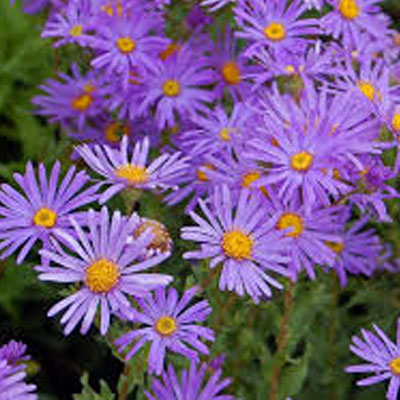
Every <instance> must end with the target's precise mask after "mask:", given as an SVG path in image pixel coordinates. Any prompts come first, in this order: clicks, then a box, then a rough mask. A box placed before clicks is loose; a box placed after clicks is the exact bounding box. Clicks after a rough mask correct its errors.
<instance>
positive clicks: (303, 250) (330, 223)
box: [263, 188, 343, 280]
mask: <svg viewBox="0 0 400 400" xmlns="http://www.w3.org/2000/svg"><path fill="white" fill-rule="evenodd" d="M268 193H269V199H270V202H269V206H264V210H263V215H264V217H265V216H269V217H270V220H271V221H272V224H273V227H274V228H275V229H276V230H277V231H280V232H282V233H284V235H285V239H286V242H285V245H284V251H285V252H284V254H285V255H287V256H289V263H288V268H289V270H290V274H291V277H292V279H293V280H295V279H297V276H298V275H299V274H300V272H301V271H303V270H305V271H306V272H307V275H308V276H309V277H310V278H311V279H315V270H314V268H315V265H316V264H319V265H328V266H333V264H334V262H335V256H336V254H335V252H334V251H333V250H332V249H331V247H329V246H328V243H337V242H338V243H340V242H341V237H340V236H339V235H337V234H336V232H338V231H340V230H341V228H342V224H341V223H340V220H339V215H340V213H341V212H342V211H343V208H342V207H340V206H335V207H327V208H321V207H319V208H317V207H314V208H313V209H311V210H308V209H306V207H305V206H304V205H301V204H300V201H299V198H296V197H295V196H294V197H293V198H292V200H291V201H290V202H289V203H288V204H283V203H282V202H281V201H280V200H279V199H278V198H277V196H276V194H275V192H274V191H273V190H272V188H269V190H268ZM281 246H282V245H281Z"/></svg>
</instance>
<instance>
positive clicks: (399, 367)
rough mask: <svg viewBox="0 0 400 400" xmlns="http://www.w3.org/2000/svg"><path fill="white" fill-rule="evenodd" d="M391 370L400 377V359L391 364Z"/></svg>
mask: <svg viewBox="0 0 400 400" xmlns="http://www.w3.org/2000/svg"><path fill="white" fill-rule="evenodd" d="M390 369H391V370H392V372H393V373H394V374H395V375H399V376H400V357H397V358H395V359H394V360H392V361H391V362H390Z"/></svg>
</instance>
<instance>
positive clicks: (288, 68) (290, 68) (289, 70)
mask: <svg viewBox="0 0 400 400" xmlns="http://www.w3.org/2000/svg"><path fill="white" fill-rule="evenodd" d="M285 71H286V72H287V73H288V74H289V75H293V74H295V73H296V69H295V68H294V67H293V65H286V67H285Z"/></svg>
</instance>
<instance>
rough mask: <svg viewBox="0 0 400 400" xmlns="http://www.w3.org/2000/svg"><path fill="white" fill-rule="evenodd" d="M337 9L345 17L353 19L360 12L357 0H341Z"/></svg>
mask: <svg viewBox="0 0 400 400" xmlns="http://www.w3.org/2000/svg"><path fill="white" fill-rule="evenodd" d="M339 11H340V12H341V14H342V16H343V17H344V18H346V19H350V20H351V19H355V18H357V17H358V16H359V14H360V8H359V6H358V4H357V0H341V2H340V4H339Z"/></svg>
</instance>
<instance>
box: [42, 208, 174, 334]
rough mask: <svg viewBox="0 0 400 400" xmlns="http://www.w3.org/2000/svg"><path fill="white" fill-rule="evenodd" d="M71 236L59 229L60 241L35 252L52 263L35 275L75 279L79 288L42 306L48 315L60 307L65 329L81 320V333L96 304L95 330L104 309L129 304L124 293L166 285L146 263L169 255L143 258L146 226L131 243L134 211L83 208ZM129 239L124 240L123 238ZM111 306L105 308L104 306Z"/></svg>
mask: <svg viewBox="0 0 400 400" xmlns="http://www.w3.org/2000/svg"><path fill="white" fill-rule="evenodd" d="M71 224H72V225H73V227H74V229H75V237H74V236H72V235H70V234H68V233H66V232H64V231H59V232H58V235H59V236H60V237H62V239H63V244H64V245H63V246H61V245H58V246H55V248H54V250H51V251H48V250H42V251H41V252H40V253H41V254H42V255H43V256H45V257H46V258H48V259H49V260H50V261H52V262H54V263H56V265H57V266H54V265H50V266H38V267H36V268H37V270H38V271H39V272H40V275H39V279H41V280H43V281H50V282H61V283H75V284H79V285H80V286H81V287H80V289H79V290H78V291H77V292H75V293H74V294H72V295H70V296H68V297H66V298H65V299H63V300H61V301H60V302H58V303H56V304H55V305H54V306H53V307H52V308H51V309H50V310H49V312H48V316H49V317H52V316H54V315H56V314H58V313H59V312H60V311H63V310H65V309H66V311H65V313H64V315H63V317H62V318H61V323H62V324H63V325H65V329H64V333H65V334H66V335H68V334H69V333H71V332H72V330H73V329H74V328H75V327H76V326H77V325H78V324H79V322H81V321H82V325H81V329H80V331H81V333H82V334H86V333H87V332H88V330H89V328H90V326H91V325H92V323H93V320H94V317H95V315H96V312H97V309H98V308H101V318H100V332H101V334H102V335H105V334H106V333H107V330H108V327H109V323H110V314H111V312H115V311H117V310H119V309H121V308H124V307H129V304H130V303H129V301H128V299H127V297H126V295H134V296H138V297H143V296H146V295H147V294H148V293H149V292H150V291H151V290H154V289H156V288H158V287H160V286H164V285H168V284H169V283H170V282H171V281H172V277H170V276H168V275H165V274H158V273H148V272H144V271H147V270H148V269H149V268H151V267H154V266H155V265H158V264H159V263H160V262H162V261H163V260H165V259H166V258H168V257H169V253H168V252H165V253H162V254H159V255H156V256H154V257H148V258H146V260H144V261H143V259H142V255H143V252H144V251H145V249H146V247H147V246H148V244H149V243H150V242H151V240H152V234H151V233H150V232H149V230H146V231H145V232H144V233H143V234H142V235H140V236H139V237H138V238H137V240H136V241H135V242H134V243H132V242H131V241H129V240H128V238H129V237H130V236H131V235H132V233H133V232H134V231H135V230H136V229H137V228H138V226H139V225H140V218H139V216H138V215H137V214H133V215H132V216H131V217H129V218H127V217H123V216H121V213H120V212H119V211H116V212H114V214H113V215H112V216H111V219H110V217H109V212H108V209H107V208H106V207H103V208H102V209H101V212H100V213H98V212H95V211H93V210H89V212H88V213H87V221H86V225H87V226H88V229H86V230H84V229H83V228H82V227H81V226H80V225H79V224H78V223H77V222H76V221H75V220H74V219H73V218H71ZM128 242H129V243H128ZM110 309H111V311H110Z"/></svg>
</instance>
